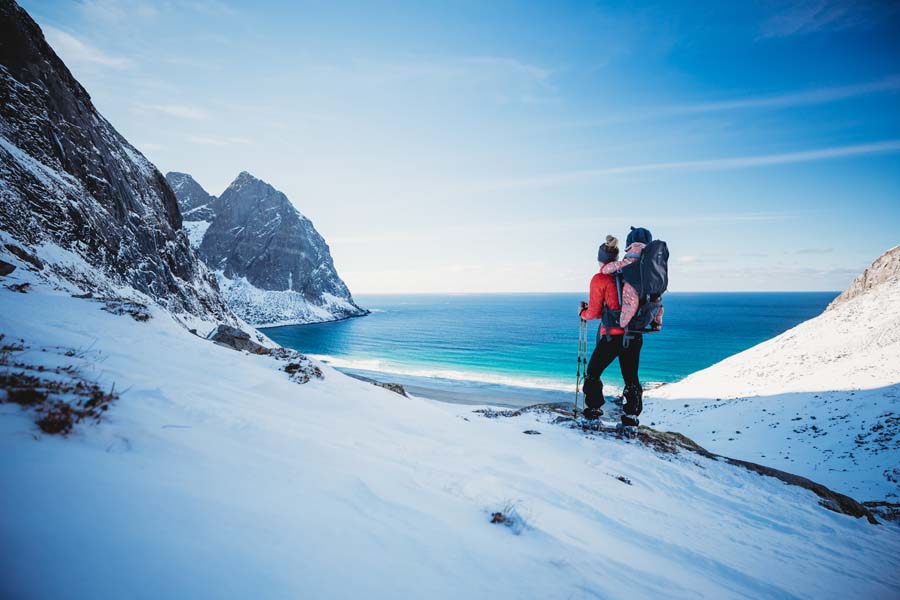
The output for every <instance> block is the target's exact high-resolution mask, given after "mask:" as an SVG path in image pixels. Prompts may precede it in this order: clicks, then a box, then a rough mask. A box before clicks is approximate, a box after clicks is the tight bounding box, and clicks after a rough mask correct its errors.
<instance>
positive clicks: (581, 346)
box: [573, 318, 587, 419]
mask: <svg viewBox="0 0 900 600" xmlns="http://www.w3.org/2000/svg"><path fill="white" fill-rule="evenodd" d="M586 338H587V322H586V321H584V320H583V319H581V318H579V319H578V357H577V359H576V360H577V367H576V370H575V410H574V412H573V414H574V415H575V418H576V419H577V418H578V391H579V388H580V387H581V365H582V362H583V352H584V351H585V349H586V347H587V345H586ZM585 371H586V370H585ZM585 375H587V372H585Z"/></svg>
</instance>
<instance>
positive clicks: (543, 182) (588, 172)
mask: <svg viewBox="0 0 900 600" xmlns="http://www.w3.org/2000/svg"><path fill="white" fill-rule="evenodd" d="M894 152H900V140H886V141H882V142H874V143H871V144H857V145H853V146H836V147H831V148H821V149H818V150H805V151H801V152H785V153H780V154H763V155H758V156H741V157H735V158H711V159H704V160H687V161H675V162H657V163H643V164H637V165H626V166H621V167H602V168H598V169H583V170H578V171H569V172H565V173H555V174H551V175H543V176H540V177H525V178H521V179H506V180H500V181H494V182H487V183H485V184H484V185H481V186H477V187H476V191H490V190H500V189H512V188H527V187H541V186H548V185H555V184H561V183H568V182H571V181H577V180H581V179H589V178H593V177H603V176H612V175H628V174H635V173H653V172H661V171H722V170H728V169H747V168H751V167H766V166H775V165H788V164H796V163H804V162H814V161H820V160H829V159H836V158H848V157H853V156H865V155H870V154H888V153H894Z"/></svg>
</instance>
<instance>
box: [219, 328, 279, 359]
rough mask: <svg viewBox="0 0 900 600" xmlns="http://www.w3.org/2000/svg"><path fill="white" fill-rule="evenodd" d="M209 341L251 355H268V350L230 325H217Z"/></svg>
mask: <svg viewBox="0 0 900 600" xmlns="http://www.w3.org/2000/svg"><path fill="white" fill-rule="evenodd" d="M209 339H210V340H212V341H214V342H216V343H218V344H222V345H224V346H228V347H229V348H234V349H235V350H239V351H243V352H249V353H251V354H269V353H270V349H269V348H266V347H265V346H263V345H262V344H260V343H258V342H254V341H253V340H251V339H250V334H249V333H247V332H246V331H244V330H242V329H238V328H237V327H232V326H231V325H219V326H218V327H216V330H215V331H213V332H212V333H211V334H210V335H209Z"/></svg>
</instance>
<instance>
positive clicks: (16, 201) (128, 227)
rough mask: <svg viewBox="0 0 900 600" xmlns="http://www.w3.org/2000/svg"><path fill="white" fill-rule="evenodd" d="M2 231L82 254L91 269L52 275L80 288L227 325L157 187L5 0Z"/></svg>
mask: <svg viewBox="0 0 900 600" xmlns="http://www.w3.org/2000/svg"><path fill="white" fill-rule="evenodd" d="M0 230H3V231H5V232H6V233H7V234H8V235H10V236H12V237H13V238H15V239H16V240H17V241H18V242H19V244H20V245H21V246H24V247H26V248H35V247H36V246H37V245H39V244H41V243H44V242H52V243H54V244H56V245H58V246H60V247H61V248H63V249H66V250H70V251H72V252H74V253H75V254H77V255H79V256H80V257H81V258H82V259H83V260H84V261H85V262H86V263H87V265H89V266H90V268H88V269H82V270H81V272H80V273H78V274H77V275H76V274H73V273H72V267H71V265H69V266H67V267H66V268H65V269H62V268H61V269H60V271H59V274H60V275H61V276H63V277H68V278H69V279H70V280H73V281H77V283H78V284H79V285H80V286H82V287H84V286H89V285H90V284H91V282H94V283H96V284H97V285H101V283H103V282H105V283H106V284H112V285H126V286H131V287H133V288H134V289H136V290H138V291H140V292H143V293H145V294H147V295H148V296H150V297H152V298H154V299H155V300H156V301H157V302H159V303H160V304H162V305H164V306H166V307H167V308H169V309H171V310H173V311H176V312H184V313H190V314H193V315H196V316H201V317H207V318H217V319H224V320H232V319H233V316H232V315H231V313H230V311H229V310H228V308H227V306H226V305H225V303H224V302H223V300H222V298H221V296H220V295H219V294H218V292H217V288H216V282H215V279H214V278H213V277H212V276H211V274H210V273H209V272H208V270H207V269H206V268H205V267H204V266H203V265H202V263H200V261H198V260H197V259H196V256H195V255H194V253H193V252H192V251H191V248H190V245H189V242H188V238H187V235H186V234H185V233H184V232H183V230H182V219H181V212H180V210H179V208H178V202H177V199H176V198H175V194H174V193H173V192H172V190H171V189H170V188H169V185H168V184H167V183H166V180H165V178H164V177H163V176H162V174H161V173H160V172H159V171H158V170H157V169H156V167H154V166H153V165H152V164H151V163H150V162H149V161H148V160H147V159H146V158H144V156H143V155H142V154H141V153H140V152H138V151H137V150H136V149H135V148H134V147H133V146H132V145H131V144H129V143H128V142H127V141H126V140H125V139H124V138H123V137H122V136H121V135H120V134H119V133H118V132H117V131H116V130H115V129H114V128H113V126H112V125H110V124H109V122H108V121H106V119H104V118H103V117H102V116H101V115H100V114H99V113H98V112H97V110H96V108H95V107H94V105H93V103H92V102H91V98H90V96H89V95H88V93H87V92H86V91H85V89H84V88H83V87H82V86H81V85H80V84H79V83H78V82H77V81H76V80H75V78H74V77H73V76H72V74H71V73H70V72H69V70H68V69H67V68H66V66H65V64H63V62H62V60H60V58H59V57H58V56H57V55H56V53H55V52H54V51H53V50H52V49H51V48H50V46H49V45H48V44H47V42H46V40H45V39H44V35H43V33H42V32H41V30H40V28H39V27H38V25H37V24H36V23H35V22H34V21H33V20H32V19H31V17H29V16H28V14H27V13H26V12H25V11H24V10H22V9H21V8H20V7H19V6H18V5H17V4H16V3H15V2H12V0H0ZM50 267H51V268H52V269H54V271H55V265H54V264H51V265H50Z"/></svg>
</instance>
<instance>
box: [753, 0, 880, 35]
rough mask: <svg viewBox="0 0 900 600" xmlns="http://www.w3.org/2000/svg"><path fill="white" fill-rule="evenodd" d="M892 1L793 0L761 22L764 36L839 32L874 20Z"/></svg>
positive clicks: (784, 3)
mask: <svg viewBox="0 0 900 600" xmlns="http://www.w3.org/2000/svg"><path fill="white" fill-rule="evenodd" d="M891 4H892V3H891V2H877V1H865V0H863V1H862V2H851V1H849V0H794V1H793V2H783V3H780V4H779V6H780V7H782V10H781V11H780V12H778V13H777V14H775V15H772V16H771V17H769V18H768V19H767V20H766V21H765V22H763V24H762V29H761V32H760V33H761V35H762V37H764V38H779V37H787V36H791V35H802V34H810V33H816V32H820V31H840V30H843V29H850V28H853V27H859V26H863V25H867V24H869V23H872V22H875V21H876V20H878V19H879V17H880V16H881V14H882V13H883V12H884V11H885V10H891Z"/></svg>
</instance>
